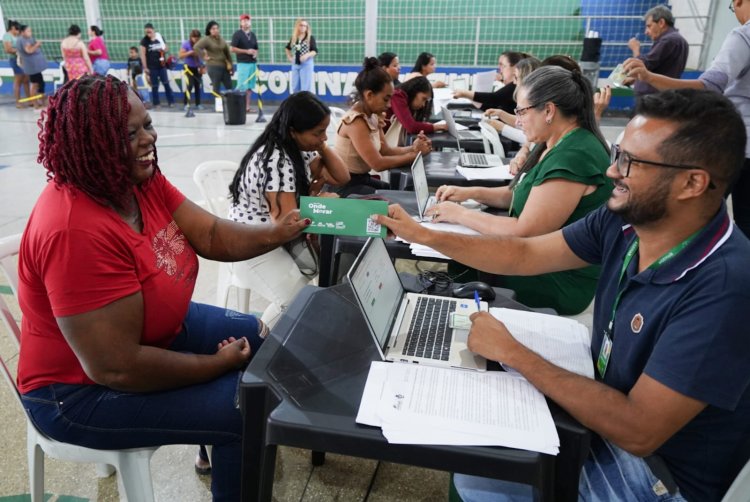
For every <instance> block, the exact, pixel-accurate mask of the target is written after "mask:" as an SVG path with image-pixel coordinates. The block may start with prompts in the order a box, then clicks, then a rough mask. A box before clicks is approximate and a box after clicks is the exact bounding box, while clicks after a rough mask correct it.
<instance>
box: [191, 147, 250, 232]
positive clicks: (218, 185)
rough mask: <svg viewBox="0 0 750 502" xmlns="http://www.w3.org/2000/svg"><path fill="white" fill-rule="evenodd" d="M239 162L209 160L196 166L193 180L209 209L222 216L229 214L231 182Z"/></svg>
mask: <svg viewBox="0 0 750 502" xmlns="http://www.w3.org/2000/svg"><path fill="white" fill-rule="evenodd" d="M238 167H239V164H237V163H236V162H233V161H231V160H209V161H206V162H203V163H201V164H199V165H198V167H196V168H195V172H194V173H193V181H194V182H195V184H196V185H198V190H199V191H200V193H201V196H202V197H203V200H205V201H206V205H207V206H208V210H209V211H211V212H212V213H213V214H215V215H216V216H219V217H220V218H226V217H227V215H229V205H230V204H229V184H230V183H231V182H232V179H234V173H235V172H236V171H237V168H238Z"/></svg>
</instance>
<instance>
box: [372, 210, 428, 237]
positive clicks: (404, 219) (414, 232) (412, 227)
mask: <svg viewBox="0 0 750 502" xmlns="http://www.w3.org/2000/svg"><path fill="white" fill-rule="evenodd" d="M373 219H374V220H375V222H376V223H380V224H381V225H385V226H386V227H387V228H388V230H390V231H391V233H393V234H394V235H397V236H398V237H401V238H402V239H404V240H406V241H409V242H421V241H423V240H424V237H425V234H426V232H428V230H427V229H426V228H424V227H423V226H422V225H420V224H419V223H417V222H416V221H414V218H412V217H411V216H409V214H408V213H407V212H406V211H404V209H403V208H402V207H401V206H399V205H398V204H392V205H390V206H388V216H385V215H382V214H376V215H373Z"/></svg>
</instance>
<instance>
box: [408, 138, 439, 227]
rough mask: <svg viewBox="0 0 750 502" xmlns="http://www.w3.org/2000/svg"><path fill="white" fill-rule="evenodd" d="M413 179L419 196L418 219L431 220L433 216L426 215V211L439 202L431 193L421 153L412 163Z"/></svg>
mask: <svg viewBox="0 0 750 502" xmlns="http://www.w3.org/2000/svg"><path fill="white" fill-rule="evenodd" d="M411 179H412V181H413V182H414V194H415V195H416V196H417V212H418V213H419V220H418V221H431V220H432V218H431V217H429V216H425V215H424V213H426V212H427V210H428V209H430V208H431V207H432V206H434V205H435V204H437V199H436V198H435V196H434V195H430V187H429V186H427V173H426V172H425V170H424V160H422V154H421V153H418V154H417V158H416V159H414V162H412V164H411Z"/></svg>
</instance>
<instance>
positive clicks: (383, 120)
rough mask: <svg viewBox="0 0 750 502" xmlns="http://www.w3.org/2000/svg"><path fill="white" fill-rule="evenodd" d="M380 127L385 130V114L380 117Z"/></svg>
mask: <svg viewBox="0 0 750 502" xmlns="http://www.w3.org/2000/svg"><path fill="white" fill-rule="evenodd" d="M378 127H379V128H380V129H383V130H385V112H382V113H380V114H379V115H378Z"/></svg>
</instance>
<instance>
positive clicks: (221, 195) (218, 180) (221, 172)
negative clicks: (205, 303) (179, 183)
mask: <svg viewBox="0 0 750 502" xmlns="http://www.w3.org/2000/svg"><path fill="white" fill-rule="evenodd" d="M238 167H239V164H237V163H236V162H233V161H231V160H209V161H206V162H203V163H201V164H200V165H198V167H197V168H196V169H195V172H194V173H193V181H194V182H195V184H196V185H198V190H199V191H200V193H201V196H202V197H203V200H205V201H206V205H207V206H208V210H209V211H211V212H212V213H213V214H215V215H216V216H218V217H220V218H226V217H227V215H229V206H230V204H229V184H230V183H231V182H232V179H233V178H234V173H235V172H236V171H237V168H238ZM233 269H234V267H233V264H232V263H221V264H219V278H218V281H217V284H216V305H217V306H218V307H224V308H226V307H227V304H228V303H229V291H230V290H231V288H232V287H234V288H236V289H237V293H238V295H239V298H238V301H237V306H238V310H239V311H240V312H244V313H246V314H247V313H249V312H250V292H251V289H252V284H250V282H249V281H247V280H245V279H243V277H242V275H238V274H235V273H234V270H233Z"/></svg>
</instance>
